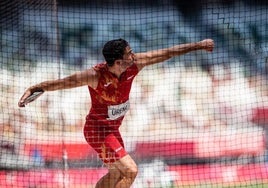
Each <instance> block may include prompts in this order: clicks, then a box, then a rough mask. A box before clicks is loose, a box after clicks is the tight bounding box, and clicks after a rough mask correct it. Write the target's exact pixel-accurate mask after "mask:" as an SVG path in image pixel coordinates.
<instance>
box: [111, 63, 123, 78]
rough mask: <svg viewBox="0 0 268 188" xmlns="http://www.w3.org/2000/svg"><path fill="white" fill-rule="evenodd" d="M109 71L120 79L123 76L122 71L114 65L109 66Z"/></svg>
mask: <svg viewBox="0 0 268 188" xmlns="http://www.w3.org/2000/svg"><path fill="white" fill-rule="evenodd" d="M108 70H109V71H110V72H111V73H113V74H114V75H116V77H118V78H119V77H120V75H121V71H120V69H118V67H116V65H113V66H111V67H110V66H108Z"/></svg>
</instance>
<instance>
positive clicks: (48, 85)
mask: <svg viewBox="0 0 268 188" xmlns="http://www.w3.org/2000/svg"><path fill="white" fill-rule="evenodd" d="M97 80H98V75H97V73H96V72H95V70H94V69H88V70H85V71H82V72H78V73H75V74H73V75H70V76H67V77H65V78H62V79H57V80H50V81H44V82H41V83H39V84H36V85H33V86H31V87H29V88H28V89H27V90H26V91H25V92H24V94H23V95H22V97H21V98H20V100H19V103H18V106H19V107H24V106H25V104H24V102H25V100H26V98H28V97H29V96H31V95H32V94H33V93H34V92H38V91H41V92H45V91H55V90H62V89H70V88H74V87H80V86H84V85H89V86H91V87H93V88H95V87H96V86H97V83H98V82H97Z"/></svg>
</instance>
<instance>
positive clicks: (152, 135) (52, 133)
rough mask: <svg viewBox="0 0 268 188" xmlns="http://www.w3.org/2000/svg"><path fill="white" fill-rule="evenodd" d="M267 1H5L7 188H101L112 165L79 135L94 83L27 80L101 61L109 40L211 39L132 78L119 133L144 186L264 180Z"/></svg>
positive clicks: (1, 165)
mask: <svg viewBox="0 0 268 188" xmlns="http://www.w3.org/2000/svg"><path fill="white" fill-rule="evenodd" d="M267 15H268V9H267V2H266V1H257V2H255V1H250V0H247V1H246V0H243V1H242V0H241V1H198V2H196V1H192V0H188V1H187V2H184V1H182V2H181V1H172V0H165V1H161V0H158V1H150V0H147V1H138V0H136V1H130V0H125V1H122V0H121V1H120V0H117V1H115V0H106V1H98V2H93V1H92V2H91V1H90V2H88V1H85V0H73V1H72V0H68V1H67V0H65V1H60V0H58V1H56V0H39V1H34V0H27V1H19V0H13V1H8V0H2V1H0V31H1V35H0V39H1V40H0V41H1V43H0V49H1V50H0V57H1V64H0V66H1V69H0V71H1V75H2V79H1V82H0V84H1V97H0V99H1V103H0V107H1V108H0V109H1V118H0V121H1V122H0V125H1V126H0V127H1V133H0V134H1V145H0V147H1V150H0V169H1V170H0V187H53V188H54V187H91V186H92V187H94V185H95V184H96V182H97V181H98V180H99V179H100V178H101V177H102V176H103V175H104V174H105V173H107V169H106V168H105V167H104V166H103V164H102V162H101V160H100V159H99V158H98V157H97V154H96V153H95V151H93V149H92V148H91V147H90V146H89V145H88V144H87V142H86V141H85V139H84V136H83V126H84V123H85V117H86V115H87V114H88V111H89V109H90V105H91V101H90V96H89V93H88V88H87V87H78V88H73V89H67V90H61V91H54V92H46V93H45V94H44V95H42V97H40V98H38V100H36V101H35V102H33V103H31V104H29V105H27V107H26V108H18V107H17V102H18V100H19V98H20V97H21V95H22V94H23V92H24V91H25V89H26V88H28V87H29V86H31V85H34V84H36V83H39V82H41V81H46V80H53V79H58V78H63V77H65V76H68V75H70V74H73V73H75V72H77V71H82V70H85V69H88V68H90V67H92V66H93V65H95V64H97V63H100V62H102V61H104V60H103V57H102V54H101V51H102V47H103V45H104V43H105V42H107V41H108V40H112V39H116V38H124V39H126V40H127V41H128V42H129V43H130V46H131V47H132V49H133V51H134V52H145V51H148V50H153V49H160V48H166V47H169V46H173V45H176V44H182V43H188V42H197V41H200V40H202V39H205V38H212V39H213V40H214V42H215V49H214V51H213V52H212V53H207V52H204V51H196V52H191V53H188V54H185V55H182V56H179V57H175V58H172V59H170V60H168V61H166V62H164V63H160V64H156V65H152V66H148V67H146V68H145V69H143V70H142V71H141V72H140V73H139V75H138V76H137V77H136V78H135V80H134V82H133V85H132V90H131V94H130V103H131V108H130V110H129V112H128V113H127V114H126V116H125V119H124V121H123V124H122V126H121V127H120V131H121V134H122V137H123V139H124V142H125V147H126V150H127V151H128V152H129V154H130V155H131V156H132V157H133V159H134V160H135V161H136V163H137V165H138V168H139V174H138V176H137V178H136V180H135V182H134V184H133V187H137V188H152V187H181V186H182V187H183V186H187V187H202V186H204V187H217V186H219V187H222V186H226V185H227V186H236V187H258V186H259V187H265V186H268V184H266V183H267V180H268V173H267V164H266V163H267V154H266V140H267V139H266V133H267V124H268V95H267V94H268V88H267V71H268V68H267V57H268V34H267V33H268V32H267V29H268V22H267Z"/></svg>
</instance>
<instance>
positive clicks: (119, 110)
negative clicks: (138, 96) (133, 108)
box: [108, 101, 130, 120]
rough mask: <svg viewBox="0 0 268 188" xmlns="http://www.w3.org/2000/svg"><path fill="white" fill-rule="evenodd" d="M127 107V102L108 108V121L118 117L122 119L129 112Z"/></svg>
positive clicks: (128, 105) (128, 104)
mask: <svg viewBox="0 0 268 188" xmlns="http://www.w3.org/2000/svg"><path fill="white" fill-rule="evenodd" d="M129 107H130V103H129V101H126V102H125V103H122V104H118V105H111V106H108V117H109V118H108V120H116V119H118V118H120V117H123V116H124V115H125V114H126V113H127V111H128V110H129Z"/></svg>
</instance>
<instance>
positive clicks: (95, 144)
mask: <svg viewBox="0 0 268 188" xmlns="http://www.w3.org/2000/svg"><path fill="white" fill-rule="evenodd" d="M84 136H85V139H86V141H87V143H88V144H89V145H90V146H91V147H92V148H93V149H94V150H95V151H96V152H97V153H98V155H99V157H100V159H101V160H102V161H103V162H104V163H106V164H109V163H113V162H115V161H117V160H119V159H121V158H122V157H124V156H126V155H127V152H126V150H125V147H124V143H123V139H122V137H121V134H120V132H119V129H118V128H114V127H109V126H96V125H90V124H89V123H86V125H85V126H84Z"/></svg>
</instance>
